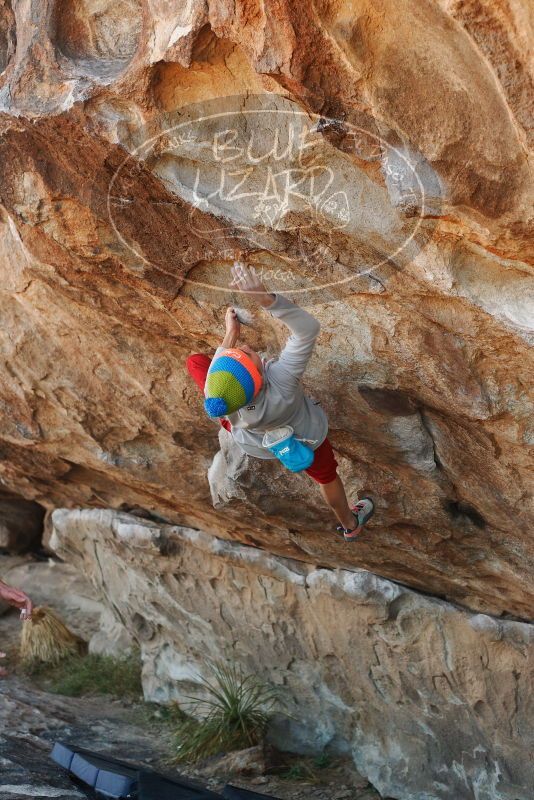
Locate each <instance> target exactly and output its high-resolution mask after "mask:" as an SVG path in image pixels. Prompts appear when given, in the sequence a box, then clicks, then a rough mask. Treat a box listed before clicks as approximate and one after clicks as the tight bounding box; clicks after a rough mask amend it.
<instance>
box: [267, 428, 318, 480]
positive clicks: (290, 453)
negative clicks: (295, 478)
mask: <svg viewBox="0 0 534 800" xmlns="http://www.w3.org/2000/svg"><path fill="white" fill-rule="evenodd" d="M262 445H263V447H265V448H267V450H270V451H271V453H274V455H275V456H276V457H277V458H278V459H279V460H280V461H281V462H282V464H283V465H284V467H286V468H287V469H289V470H291V472H301V471H302V470H303V469H308V467H310V466H311V465H312V462H313V459H314V452H313V450H312V449H311V447H308V446H307V445H305V444H303V443H302V441H301V440H300V439H297V438H296V437H295V436H294V435H293V428H292V427H291V426H290V425H285V426H284V427H283V428H276V429H275V430H272V431H267V433H266V434H265V435H264V437H263V440H262Z"/></svg>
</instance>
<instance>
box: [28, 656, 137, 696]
mask: <svg viewBox="0 0 534 800" xmlns="http://www.w3.org/2000/svg"><path fill="white" fill-rule="evenodd" d="M30 674H31V675H32V676H33V677H34V678H35V680H37V681H38V682H39V683H40V684H42V685H43V688H46V689H47V691H50V692H53V693H54V694H62V695H66V696H67V697H81V696H82V695H93V694H108V695H112V696H114V697H128V698H131V699H138V698H139V697H140V696H141V695H142V687H141V664H140V660H139V654H138V653H132V654H130V655H128V656H124V657H123V658H114V657H113V656H103V655H96V654H94V653H92V654H89V655H86V656H72V657H70V658H65V659H63V660H62V661H60V662H59V663H58V664H56V665H52V666H47V665H41V666H37V667H35V668H34V669H31V670H30Z"/></svg>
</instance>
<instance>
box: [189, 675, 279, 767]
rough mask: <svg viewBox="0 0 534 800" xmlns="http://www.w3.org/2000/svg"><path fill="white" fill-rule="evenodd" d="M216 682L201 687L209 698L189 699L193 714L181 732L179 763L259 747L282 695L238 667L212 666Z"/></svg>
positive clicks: (204, 682) (206, 682)
mask: <svg viewBox="0 0 534 800" xmlns="http://www.w3.org/2000/svg"><path fill="white" fill-rule="evenodd" d="M210 668H211V671H212V679H211V680H207V679H205V678H202V679H201V680H200V684H201V686H202V687H203V689H204V691H205V693H206V695H207V696H206V697H203V698H199V697H189V700H190V701H191V702H190V703H189V705H190V706H191V713H192V714H193V715H195V716H196V715H199V716H200V717H201V718H200V719H194V718H191V717H190V718H188V719H187V720H186V721H185V722H183V723H181V724H180V726H179V728H178V730H177V737H176V743H177V760H179V761H188V762H195V761H200V760H201V759H204V758H208V757H209V756H212V755H216V754H218V753H226V752H229V751H231V750H241V749H243V748H245V747H252V746H254V745H256V744H259V743H260V742H261V740H262V738H263V736H264V734H265V730H266V728H267V724H268V722H269V719H270V715H271V713H272V711H273V708H274V706H275V704H276V702H277V700H278V699H279V692H278V690H277V689H276V688H275V687H272V686H269V685H267V684H266V683H264V682H263V681H262V680H260V679H259V678H257V677H256V676H255V675H244V674H243V672H242V670H241V669H240V668H238V667H236V666H226V665H224V664H210Z"/></svg>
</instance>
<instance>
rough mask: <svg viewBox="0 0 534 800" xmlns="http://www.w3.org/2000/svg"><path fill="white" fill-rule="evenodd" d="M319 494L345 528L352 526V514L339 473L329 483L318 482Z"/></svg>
mask: <svg viewBox="0 0 534 800" xmlns="http://www.w3.org/2000/svg"><path fill="white" fill-rule="evenodd" d="M319 488H320V489H321V494H322V495H323V497H324V499H325V500H326V502H327V503H328V505H329V506H330V508H331V509H332V511H333V512H334V514H335V515H336V517H337V518H338V520H339V522H340V523H341V525H342V526H343V528H344V529H345V530H351V529H352V528H354V514H353V513H352V511H351V509H350V506H349V504H348V501H347V495H346V494H345V488H344V486H343V482H342V480H341V478H340V477H339V475H336V477H335V480H333V481H330V483H321V484H319Z"/></svg>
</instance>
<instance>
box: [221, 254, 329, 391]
mask: <svg viewBox="0 0 534 800" xmlns="http://www.w3.org/2000/svg"><path fill="white" fill-rule="evenodd" d="M232 276H233V279H234V280H233V283H232V284H230V285H231V286H235V287H236V288H238V289H240V290H241V291H242V292H246V293H247V294H249V295H250V296H251V297H253V298H254V299H255V300H256V301H257V302H258V303H259V304H260V305H262V306H263V308H265V309H266V310H267V311H268V312H269V313H270V314H271V316H273V317H276V318H278V319H280V320H281V321H282V322H283V323H284V325H287V327H288V328H289V330H290V331H291V335H290V337H289V339H288V340H287V342H286V344H285V347H284V349H283V350H282V352H281V353H280V357H279V358H278V360H277V361H276V362H274V364H272V367H271V374H272V376H273V377H274V378H275V379H278V381H279V382H280V383H281V384H282V385H283V386H285V387H287V388H288V389H290V388H291V386H294V385H295V383H297V382H298V381H299V380H300V378H301V377H302V374H303V372H304V370H305V369H306V366H307V365H308V361H309V360H310V358H311V355H312V353H313V348H314V346H315V340H316V339H317V336H318V334H319V330H320V325H319V322H318V320H316V319H315V317H312V315H311V314H308V312H307V311H304V309H303V308H299V307H298V306H296V305H295V304H294V303H292V302H291V301H290V300H288V299H287V298H286V297H282V295H279V294H271V293H269V292H267V290H266V289H265V287H264V285H263V283H262V282H261V279H260V278H259V276H258V275H257V274H256V271H255V270H254V267H246V266H245V265H244V264H236V265H235V266H234V267H233V268H232Z"/></svg>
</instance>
